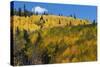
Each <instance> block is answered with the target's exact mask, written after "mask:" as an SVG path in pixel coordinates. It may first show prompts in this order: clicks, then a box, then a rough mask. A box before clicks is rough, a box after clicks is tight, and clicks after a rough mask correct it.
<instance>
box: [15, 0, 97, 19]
mask: <svg viewBox="0 0 100 67" xmlns="http://www.w3.org/2000/svg"><path fill="white" fill-rule="evenodd" d="M24 4H25V5H26V9H27V10H29V11H32V8H35V7H37V6H40V7H42V8H45V9H47V10H48V13H52V14H55V15H59V14H62V15H64V16H69V15H71V14H72V15H74V14H75V15H76V17H77V18H80V19H88V20H90V21H93V20H97V7H96V6H88V5H71V4H52V3H39V2H22V1H14V8H16V9H17V10H18V8H22V9H23V6H24Z"/></svg>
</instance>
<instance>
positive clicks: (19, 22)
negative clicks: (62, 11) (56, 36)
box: [12, 15, 91, 31]
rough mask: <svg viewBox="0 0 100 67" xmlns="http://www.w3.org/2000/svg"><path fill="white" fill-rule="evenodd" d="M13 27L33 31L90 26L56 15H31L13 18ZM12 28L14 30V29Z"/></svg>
mask: <svg viewBox="0 0 100 67" xmlns="http://www.w3.org/2000/svg"><path fill="white" fill-rule="evenodd" d="M12 18H13V22H12V23H13V24H14V25H13V26H14V27H15V28H16V27H18V28H20V30H23V29H25V30H29V31H35V30H39V29H40V28H41V26H42V28H52V27H59V26H61V27H63V26H72V25H74V26H76V25H87V24H91V22H89V21H88V20H82V19H78V18H73V17H67V16H56V15H32V16H27V17H24V16H22V17H19V16H13V17H12ZM15 28H14V29H15Z"/></svg>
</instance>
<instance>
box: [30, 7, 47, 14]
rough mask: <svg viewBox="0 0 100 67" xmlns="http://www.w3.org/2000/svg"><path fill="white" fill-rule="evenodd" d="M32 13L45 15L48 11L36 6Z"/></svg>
mask: <svg viewBox="0 0 100 67" xmlns="http://www.w3.org/2000/svg"><path fill="white" fill-rule="evenodd" d="M32 12H35V13H39V14H43V13H44V12H48V10H47V9H45V8H43V7H40V6H36V7H33V8H32Z"/></svg>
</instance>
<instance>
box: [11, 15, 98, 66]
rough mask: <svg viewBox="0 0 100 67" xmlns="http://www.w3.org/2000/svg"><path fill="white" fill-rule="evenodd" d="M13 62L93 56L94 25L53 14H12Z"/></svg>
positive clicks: (75, 59)
mask: <svg viewBox="0 0 100 67" xmlns="http://www.w3.org/2000/svg"><path fill="white" fill-rule="evenodd" d="M11 18H13V22H11V23H12V25H13V31H14V34H13V36H14V38H13V39H14V44H13V46H14V54H13V55H14V61H15V62H14V65H30V64H54V63H67V62H83V61H96V60H97V25H96V24H92V23H91V22H89V21H88V20H82V19H78V18H73V17H64V16H54V15H43V16H41V15H33V16H30V17H19V16H13V17H11Z"/></svg>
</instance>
